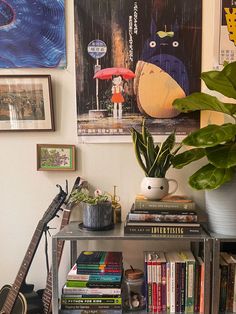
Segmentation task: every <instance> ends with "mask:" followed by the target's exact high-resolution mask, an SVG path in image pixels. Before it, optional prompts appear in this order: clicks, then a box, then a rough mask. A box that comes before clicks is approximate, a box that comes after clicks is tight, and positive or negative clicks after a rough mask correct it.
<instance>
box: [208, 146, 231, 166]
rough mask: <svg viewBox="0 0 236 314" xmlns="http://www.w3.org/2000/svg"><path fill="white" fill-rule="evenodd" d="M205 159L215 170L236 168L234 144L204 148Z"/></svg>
mask: <svg viewBox="0 0 236 314" xmlns="http://www.w3.org/2000/svg"><path fill="white" fill-rule="evenodd" d="M206 153H207V158H208V160H209V162H210V163H211V164H213V165H214V166H215V167H217V168H231V167H234V166H236V143H227V144H224V145H217V146H215V147H209V148H206Z"/></svg>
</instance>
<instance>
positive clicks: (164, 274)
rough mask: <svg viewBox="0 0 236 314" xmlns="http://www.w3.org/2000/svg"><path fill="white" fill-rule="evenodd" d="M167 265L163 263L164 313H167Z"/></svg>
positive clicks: (162, 292) (162, 306)
mask: <svg viewBox="0 0 236 314" xmlns="http://www.w3.org/2000/svg"><path fill="white" fill-rule="evenodd" d="M166 268H167V265H166V263H161V309H162V312H166V311H167V300H166V296H167V284H166V281H167V274H166Z"/></svg>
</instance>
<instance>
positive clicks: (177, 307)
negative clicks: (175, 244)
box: [175, 262, 181, 313]
mask: <svg viewBox="0 0 236 314" xmlns="http://www.w3.org/2000/svg"><path fill="white" fill-rule="evenodd" d="M180 267H181V264H180V263H177V262H176V263H175V311H176V312H177V313H179V312H180V278H181V270H180Z"/></svg>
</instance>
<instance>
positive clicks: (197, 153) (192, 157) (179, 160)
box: [171, 148, 206, 169]
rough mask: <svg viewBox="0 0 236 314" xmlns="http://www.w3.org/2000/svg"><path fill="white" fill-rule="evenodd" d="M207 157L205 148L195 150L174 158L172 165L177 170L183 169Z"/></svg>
mask: <svg viewBox="0 0 236 314" xmlns="http://www.w3.org/2000/svg"><path fill="white" fill-rule="evenodd" d="M204 156H206V152H205V149H204V148H193V149H190V150H187V151H185V152H183V153H181V154H178V155H176V156H174V157H173V158H172V162H171V163H172V165H173V167H174V168H176V169H181V168H183V167H184V166H186V165H188V164H190V163H191V162H193V161H196V160H199V159H201V158H203V157H204Z"/></svg>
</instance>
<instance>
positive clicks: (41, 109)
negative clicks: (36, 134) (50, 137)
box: [0, 75, 55, 131]
mask: <svg viewBox="0 0 236 314" xmlns="http://www.w3.org/2000/svg"><path fill="white" fill-rule="evenodd" d="M54 130H55V128H54V118H53V101H52V84H51V76H50V75H0V131H54Z"/></svg>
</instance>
